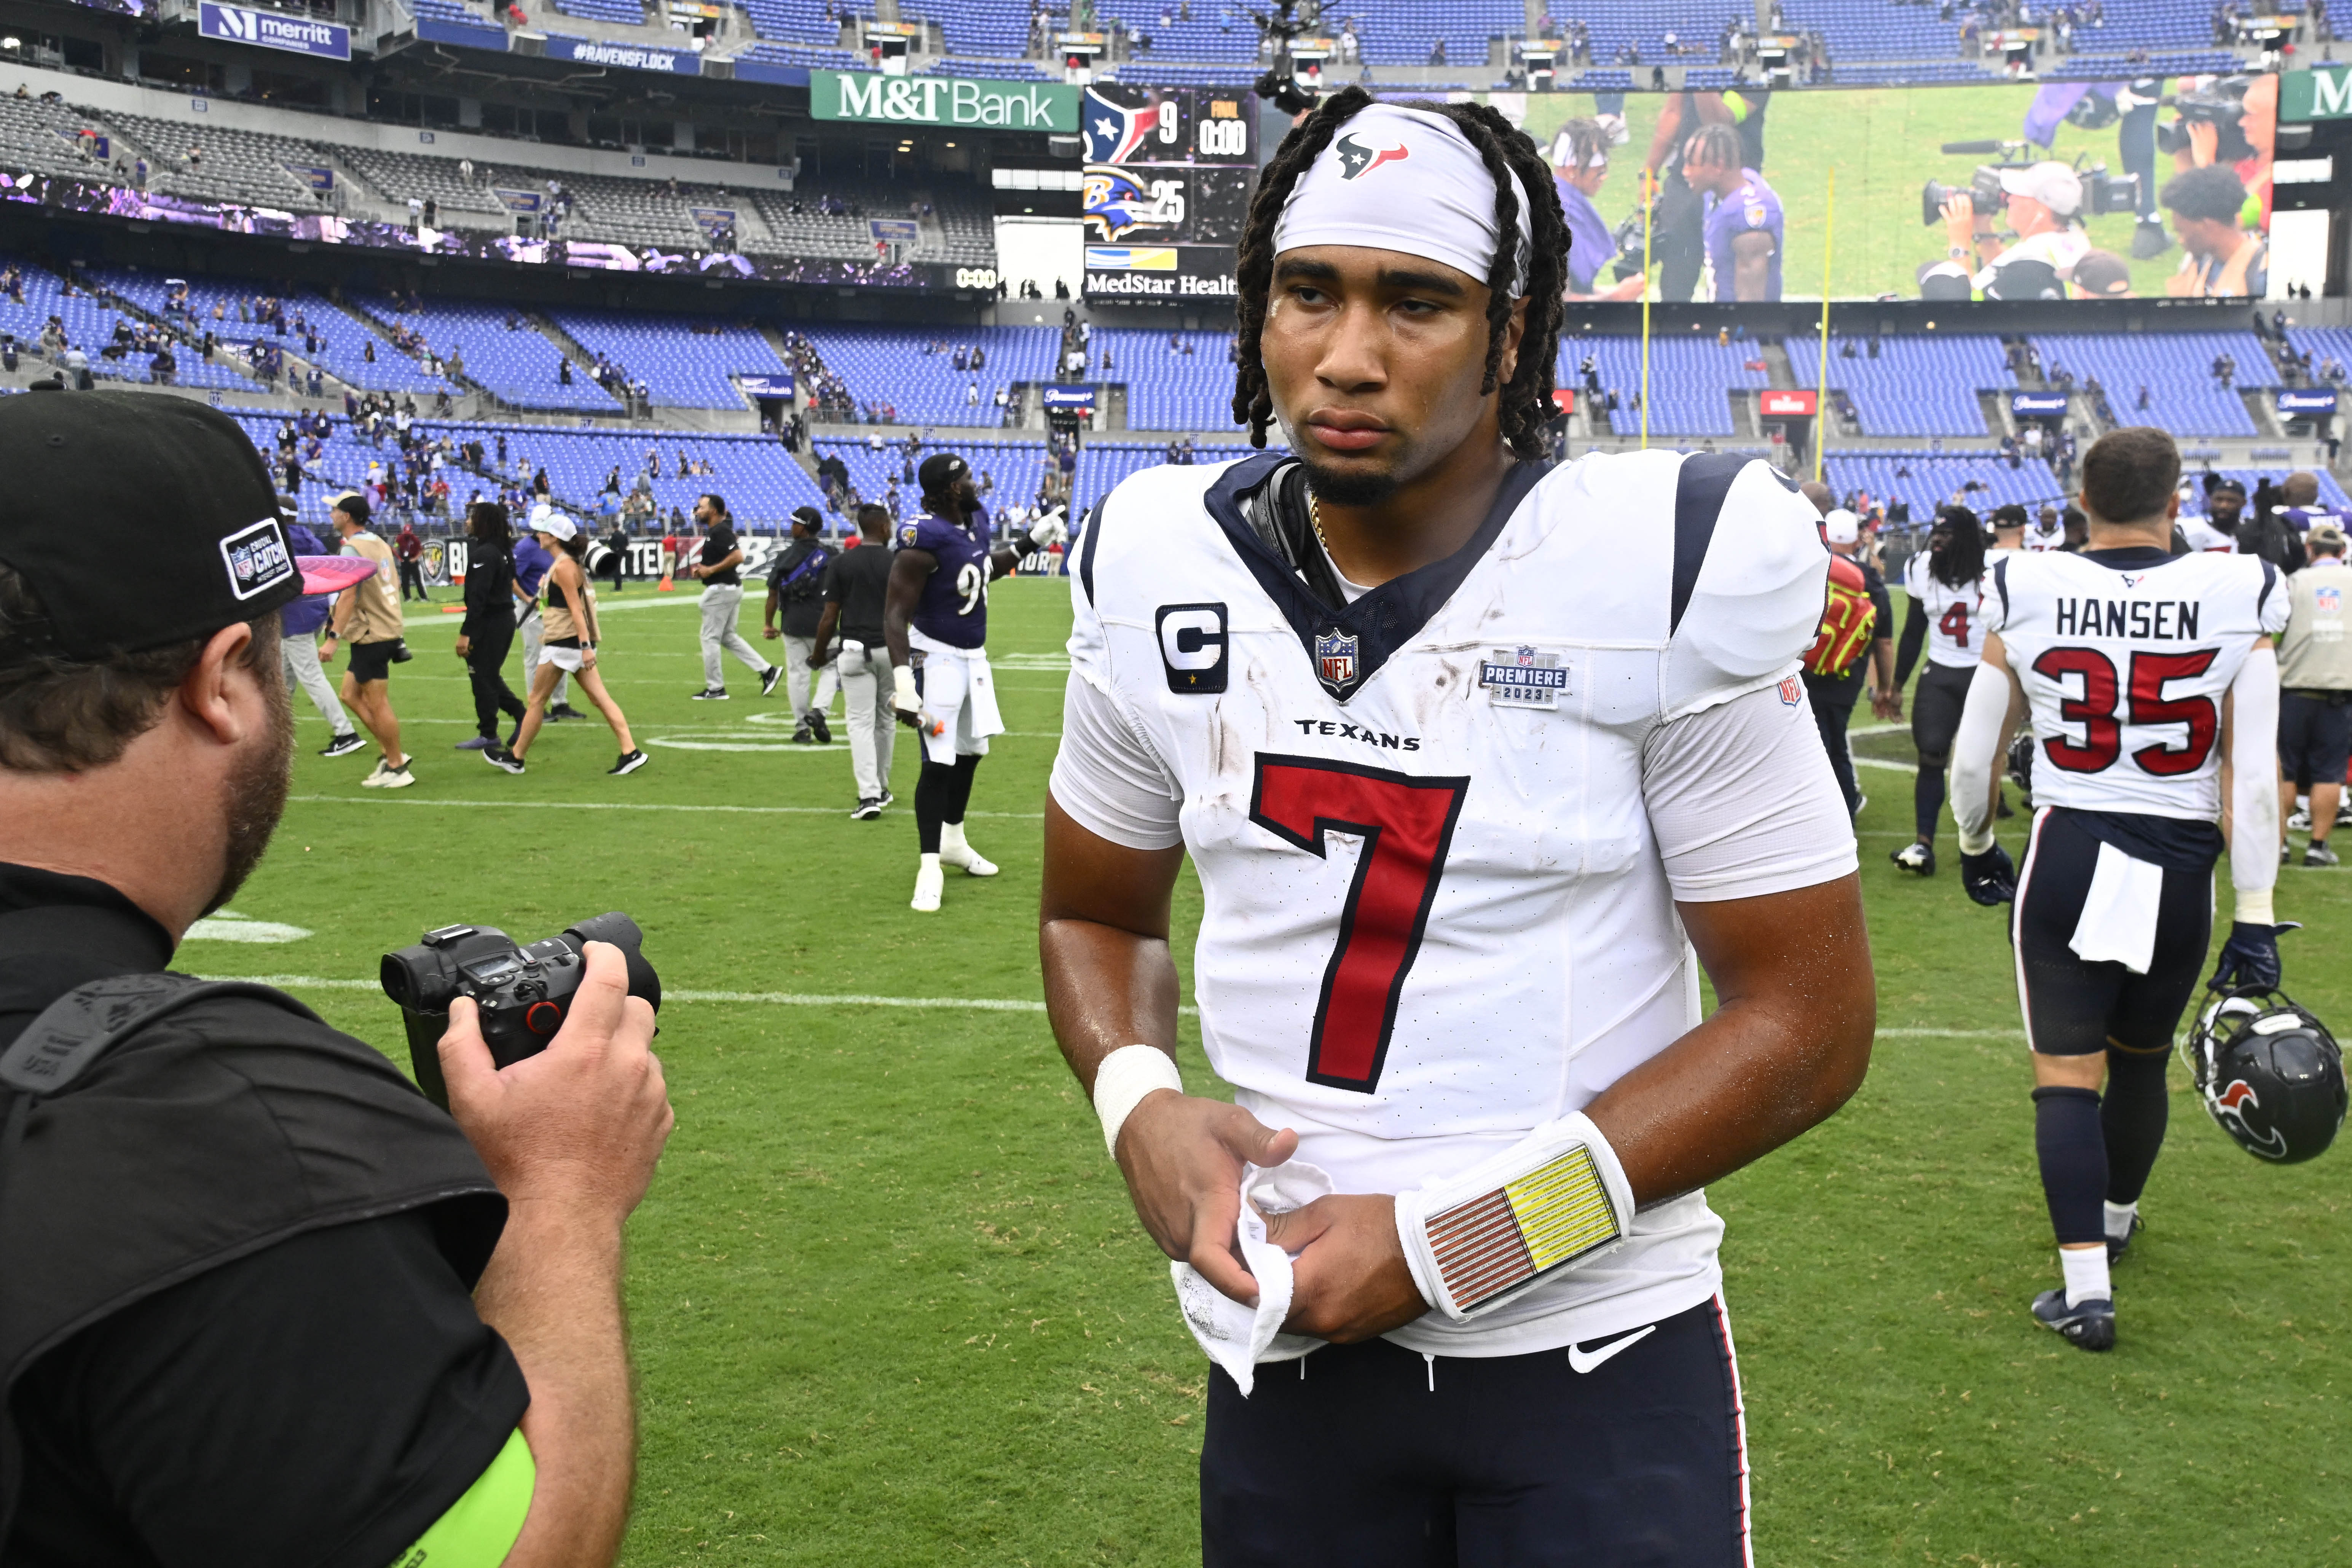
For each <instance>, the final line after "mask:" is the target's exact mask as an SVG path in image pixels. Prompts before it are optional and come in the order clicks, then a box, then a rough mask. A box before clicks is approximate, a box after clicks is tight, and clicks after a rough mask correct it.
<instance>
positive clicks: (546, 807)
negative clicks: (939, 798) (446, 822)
mask: <svg viewBox="0 0 2352 1568" xmlns="http://www.w3.org/2000/svg"><path fill="white" fill-rule="evenodd" d="M286 799H287V800H289V801H296V800H299V801H302V802H305V803H308V804H310V805H324V806H467V807H477V806H519V807H523V808H526V809H528V810H540V811H719V812H740V813H743V814H747V815H750V816H755V817H844V818H845V817H847V816H848V815H849V813H848V812H846V811H845V810H841V808H839V807H837V806H703V805H685V804H673V803H671V802H669V801H663V800H414V799H411V798H410V797H408V796H405V795H395V796H391V797H388V798H387V797H385V796H381V795H379V796H377V797H375V798H374V799H373V800H369V799H367V798H366V797H364V796H358V795H289V796H287V797H286ZM964 814H965V815H966V816H968V817H1007V818H1011V819H1012V820H1013V821H1022V822H1034V821H1042V820H1043V819H1044V818H1045V812H1043V811H967V812H965V813H964Z"/></svg>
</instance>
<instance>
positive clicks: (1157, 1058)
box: [1095, 1045, 1184, 1159]
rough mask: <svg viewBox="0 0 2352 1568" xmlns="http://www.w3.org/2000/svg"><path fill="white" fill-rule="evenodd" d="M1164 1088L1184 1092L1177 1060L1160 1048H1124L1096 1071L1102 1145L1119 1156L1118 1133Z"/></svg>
mask: <svg viewBox="0 0 2352 1568" xmlns="http://www.w3.org/2000/svg"><path fill="white" fill-rule="evenodd" d="M1161 1089H1173V1090H1174V1091H1176V1092H1177V1093H1179V1094H1181V1093H1182V1092H1184V1078H1183V1075H1182V1074H1181V1073H1180V1072H1178V1071H1176V1063H1175V1061H1174V1060H1173V1059H1172V1058H1171V1057H1170V1056H1169V1054H1168V1053H1167V1052H1166V1051H1161V1050H1160V1049H1159V1048H1158V1047H1157V1046H1150V1045H1122V1046H1120V1047H1119V1048H1118V1050H1117V1051H1112V1052H1111V1053H1110V1054H1109V1055H1108V1056H1106V1057H1104V1058H1103V1059H1102V1065H1100V1066H1099V1067H1097V1068H1096V1069H1095V1114H1096V1115H1097V1116H1100V1117H1101V1118H1102V1124H1103V1146H1104V1147H1105V1148H1107V1149H1108V1150H1109V1151H1110V1153H1111V1157H1112V1158H1113V1159H1117V1158H1118V1130H1119V1128H1120V1127H1121V1126H1123V1125H1124V1124H1126V1122H1127V1118H1128V1114H1129V1113H1130V1112H1132V1111H1133V1110H1134V1109H1135V1108H1136V1106H1137V1105H1139V1104H1140V1103H1142V1100H1143V1097H1144V1096H1145V1095H1147V1094H1150V1093H1153V1092H1157V1091H1159V1090H1161Z"/></svg>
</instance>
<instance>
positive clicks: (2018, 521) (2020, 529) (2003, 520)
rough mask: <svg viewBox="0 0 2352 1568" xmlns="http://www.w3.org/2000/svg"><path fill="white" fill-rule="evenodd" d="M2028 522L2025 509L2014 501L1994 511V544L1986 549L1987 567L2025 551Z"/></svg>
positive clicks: (1995, 508)
mask: <svg viewBox="0 0 2352 1568" xmlns="http://www.w3.org/2000/svg"><path fill="white" fill-rule="evenodd" d="M2026 520H2027V519H2026V516H2025V508H2024V507H2021V506H2019V505H2018V504H2017V503H2016V502H2014V501H2011V503H2010V504H2009V505H2007V506H2005V507H1994V508H1993V509H1992V517H1991V522H1992V543H1991V544H1990V545H1988V546H1986V547H1985V564H1986V565H1987V566H1990V565H1991V564H1992V563H1993V562H1994V561H1996V560H1999V559H2000V558H2001V557H2002V556H2005V555H2015V554H2017V553H2018V552H2020V551H2021V550H2023V549H2025V524H2026Z"/></svg>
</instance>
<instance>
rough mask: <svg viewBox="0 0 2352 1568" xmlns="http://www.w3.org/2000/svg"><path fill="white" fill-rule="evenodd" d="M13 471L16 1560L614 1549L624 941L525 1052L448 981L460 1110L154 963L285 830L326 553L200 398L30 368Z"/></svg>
mask: <svg viewBox="0 0 2352 1568" xmlns="http://www.w3.org/2000/svg"><path fill="white" fill-rule="evenodd" d="M0 463H5V466H6V468H7V471H8V473H9V475H10V476H11V481H12V482H11V484H10V486H8V489H7V490H6V492H5V494H0V1193H5V1202H0V1564H5V1565H6V1568H113V1565H116V1564H121V1565H124V1568H131V1565H136V1568H155V1565H157V1564H160V1563H171V1564H173V1565H175V1568H177V1565H182V1564H187V1565H213V1564H219V1565H223V1568H227V1565H231V1564H235V1565H238V1568H245V1565H253V1568H259V1565H262V1564H279V1563H286V1564H291V1563H303V1564H319V1565H321V1568H386V1565H387V1564H392V1563H434V1564H436V1565H447V1568H459V1565H466V1564H474V1563H484V1564H488V1563H504V1564H505V1565H506V1568H526V1565H530V1568H542V1565H543V1568H600V1565H603V1564H609V1563H612V1562H613V1560H614V1556H615V1554H616V1552H617V1551H618V1549H619V1543H620V1538H621V1532H622V1529H623V1526H624V1525H625V1521H626V1518H627V1512H628V1498H629V1487H630V1480H631V1469H632V1467H633V1464H634V1458H635V1455H634V1446H635V1419H634V1413H633V1410H632V1406H631V1400H630V1393H629V1380H628V1365H627V1357H626V1349H625V1343H624V1327H623V1317H622V1306H621V1298H620V1281H621V1263H622V1250H621V1232H622V1224H623V1221H624V1220H625V1218H627V1216H628V1214H629V1213H630V1211H631V1210H632V1209H634V1208H635V1207H636V1204H637V1201H638V1199H639V1198H640V1197H642V1196H643V1194H644V1192H645V1188H646V1183H647V1181H648V1180H649V1178H650V1176H651V1175H652V1171H653V1166H654V1163H655V1161H656V1158H657V1157H658V1155H659V1153H660V1150H661V1146H662V1142H663V1140H664V1139H665V1138H666V1137H667V1134H668V1129H669V1125H670V1113H669V1106H668V1101H667V1094H666V1092H665V1091H664V1088H663V1083H662V1074H661V1069H660V1065H659V1063H658V1062H657V1061H655V1059H654V1058H653V1057H652V1055H651V1054H650V1053H649V1051H648V1050H647V1044H648V1041H649V1040H650V1039H651V1037H652V1033H653V1014H652V1011H651V1009H649V1008H648V1007H647V1006H646V1003H645V1002H643V1001H641V1000H637V999H635V998H629V997H628V996H627V995H626V980H625V967H624V962H623V959H622V956H621V954H620V953H619V951H618V950H617V949H615V948H613V947H611V946H604V945H593V946H589V947H588V948H587V950H586V956H587V959H588V977H587V978H586V980H585V981H583V986H582V988H581V991H580V993H579V995H578V997H577V998H575V999H574V1001H573V1003H572V1010H571V1013H570V1016H569V1019H568V1020H567V1021H566V1023H565V1025H564V1027H563V1028H562V1030H560V1031H559V1032H558V1033H557V1035H556V1036H555V1038H554V1039H553V1040H552V1041H551V1043H550V1045H549V1047H548V1049H547V1050H546V1051H543V1052H541V1054H539V1055H537V1056H533V1057H530V1058H528V1059H527V1060H525V1061H520V1062H518V1063H516V1064H515V1065H514V1066H512V1067H509V1068H507V1069H505V1070H504V1071H499V1070H496V1069H495V1068H494V1067H493V1066H492V1064H491V1061H490V1057H489V1054H488V1048H487V1047H486V1046H485V1045H484V1044H483V1042H482V1038H481V1033H480V1030H479V1028H478V1022H477V1019H476V1018H475V1015H474V1012H473V1009H472V1005H471V1003H470V1002H466V1001H462V1000H461V1001H460V1002H459V1003H458V1004H457V1007H456V1008H455V1009H453V1010H452V1014H451V1023H450V1029H449V1032H448V1033H447V1035H446V1037H445V1038H444V1039H443V1040H442V1041H441V1045H440V1066H441V1069H442V1071H443V1074H444V1076H445V1078H446V1082H447V1084H448V1089H449V1101H450V1104H451V1106H452V1110H453V1112H454V1120H453V1119H452V1116H451V1115H450V1114H445V1113H442V1112H441V1111H439V1110H437V1109H436V1108H435V1107H434V1106H433V1105H432V1104H431V1103H428V1102H427V1101H426V1100H425V1098H424V1096H423V1095H422V1094H420V1093H419V1092H417V1091H416V1089H415V1087H414V1086H413V1085H412V1084H411V1083H410V1082H408V1081H407V1080H406V1079H405V1078H404V1077H403V1076H402V1075H401V1074H400V1073H399V1072H398V1071H395V1070H394V1068H393V1067H392V1065H391V1063H390V1062H388V1061H385V1060H384V1058H383V1056H381V1055H379V1054H378V1053H377V1052H376V1051H373V1050H372V1049H370V1048H369V1047H368V1046H366V1045H364V1044H362V1042H361V1041H359V1040H353V1039H352V1038H351V1037H349V1036H347V1035H343V1034H340V1033H338V1032H337V1031H335V1030H332V1029H331V1028H329V1027H328V1026H327V1025H326V1024H325V1023H323V1022H321V1021H320V1019H318V1017H317V1016H316V1015H315V1014H313V1013H311V1012H310V1010H309V1009H306V1008H304V1007H302V1006H301V1005H300V1004H299V1002H296V1001H295V1000H294V999H293V998H290V997H287V996H285V995H284V994H283V993H279V992H274V991H271V990H269V989H268V988H265V987H262V986H258V985H253V984H215V985H206V984H201V983H198V982H195V981H193V980H191V979H189V978H187V977H175V976H171V975H167V974H164V973H163V967H164V966H165V965H166V964H167V963H168V962H170V960H171V958H172V956H173V948H174V946H176V945H177V943H178V941H179V939H180V937H181V936H182V935H183V934H184V932H185V931H186V930H187V928H188V926H189V925H191V924H193V923H194V921H195V920H197V919H198V918H199V917H201V916H202V915H205V914H207V913H208V912H210V911H212V910H215V909H218V908H219V907H220V906H221V905H222V904H224V903H226V901H227V900H228V898H229V897H230V896H231V895H232V894H234V893H235V891H236V888H237V886H238V884H239V883H241V882H242V881H243V880H244V879H245V876H246V874H247V873H248V872H250V871H251V870H252V869H253V868H254V866H255V865H256V863H257V862H259V860H260V859H261V857H262V854H263V852H264V851H265V850H266V849H267V848H268V842H269V838H270V834H271V832H272V831H273V830H274V829H275V827H276V826H277V822H278V815H279V812H280V811H281V810H283V808H284V805H285V800H286V796H287V790H288V788H289V760H290V757H291V747H292V743H293V725H292V713H291V709H290V708H289V704H288V700H287V695H286V690H285V683H284V681H283V679H282V678H281V677H280V675H279V673H278V649H277V639H278V615H277V612H278V610H279V609H280V608H281V607H282V606H284V605H285V604H287V603H289V602H290V601H293V600H294V599H295V598H297V597H299V596H300V595H301V594H302V593H303V592H304V591H306V589H309V590H310V591H329V590H331V587H332V586H333V583H332V582H331V580H330V574H331V572H332V570H333V569H334V568H335V567H336V565H337V564H338V562H339V561H340V559H341V558H320V559H298V558H296V557H294V556H293V555H292V554H291V553H290V552H289V549H288V548H287V545H286V542H285V537H284V533H283V531H282V528H281V525H280V523H279V522H278V515H277V510H276V499H277V498H276V494H275V491H274V489H273V487H272V486H271V485H270V483H269V478H268V472H267V470H266V469H265V468H264V467H263V465H262V461H261V458H260V456H259V455H258V454H257V453H256V452H255V451H254V449H253V447H252V444H250V443H249V442H248V441H247V439H246V437H245V435H244V434H242V432H240V431H239V429H238V428H237V426H236V423H234V422H232V421H231V420H230V419H229V418H228V417H227V416H226V415H224V414H222V413H218V412H216V411H215V410H213V409H210V408H208V407H206V406H205V405H204V404H202V403H198V402H191V401H187V400H184V399H180V398H174V397H167V396H162V395H158V394H152V393H140V392H115V391H108V392H89V393H83V394H80V395H78V396H73V397H67V396H64V395H62V394H61V393H58V392H46V393H45V392H40V391H35V392H30V393H27V394H26V395H24V396H19V397H12V398H8V399H6V400H5V402H0ZM93 517H96V518H100V519H102V520H103V522H104V525H105V526H104V527H102V528H91V527H89V521H90V519H91V518H93ZM349 580H350V579H349V577H348V575H345V576H343V577H342V578H341V581H342V582H345V583H347V582H348V581H349Z"/></svg>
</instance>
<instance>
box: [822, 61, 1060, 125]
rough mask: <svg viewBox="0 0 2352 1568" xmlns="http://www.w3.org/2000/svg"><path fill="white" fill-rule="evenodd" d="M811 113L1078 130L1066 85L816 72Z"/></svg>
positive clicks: (863, 120) (859, 119) (860, 119)
mask: <svg viewBox="0 0 2352 1568" xmlns="http://www.w3.org/2000/svg"><path fill="white" fill-rule="evenodd" d="M809 112H810V113H811V114H813V115H814V116H815V118H817V119H819V120H853V121H856V123H858V124H861V125H901V126H904V125H925V126H935V127H937V128H939V129H940V130H942V131H1063V132H1071V131H1076V130H1077V128H1078V89H1076V88H1074V87H1070V86H1067V85H1066V84H1064V83H1062V82H1036V81H984V80H981V79H978V78H962V77H886V76H880V75H877V74H876V73H874V72H872V71H820V70H813V71H811V72H809Z"/></svg>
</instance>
